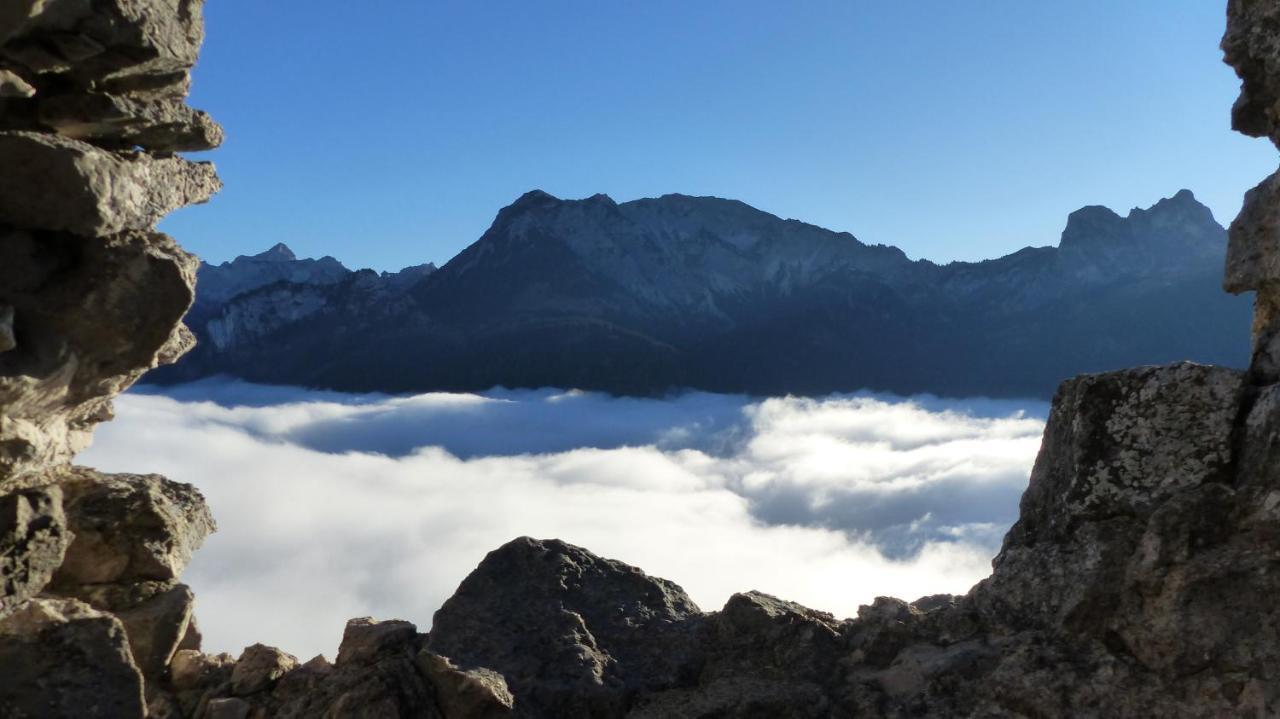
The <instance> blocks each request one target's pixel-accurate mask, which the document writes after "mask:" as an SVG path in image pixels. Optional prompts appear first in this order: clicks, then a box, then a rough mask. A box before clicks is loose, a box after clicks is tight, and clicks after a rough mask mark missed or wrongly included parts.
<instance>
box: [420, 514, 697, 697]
mask: <svg viewBox="0 0 1280 719" xmlns="http://www.w3.org/2000/svg"><path fill="white" fill-rule="evenodd" d="M701 620H702V614H701V612H700V611H699V609H698V607H697V605H695V604H694V603H693V601H692V600H691V599H689V597H688V595H686V594H685V593H684V591H683V590H682V589H680V588H679V587H678V586H676V585H675V584H672V583H671V582H668V581H666V580H664V579H657V578H653V577H649V576H647V575H645V573H644V572H642V571H640V570H639V569H636V568H635V567H630V566H627V565H625V564H623V563H621V562H616V561H613V560H608V559H602V558H600V557H597V556H595V555H594V554H591V553H590V552H588V551H586V550H584V549H581V548H579V547H574V546H572V545H569V544H566V543H564V542H561V541H558V540H547V541H539V540H534V539H529V538H527V537H522V538H520V539H516V540H514V541H512V542H509V543H508V544H506V545H504V546H502V547H501V548H499V549H497V550H494V551H493V552H490V553H489V554H488V556H486V557H485V558H484V561H482V562H481V563H480V566H479V567H477V568H476V570H475V571H473V572H472V573H471V574H470V575H469V576H468V577H467V578H466V579H465V580H463V582H462V585H461V586H460V587H458V591H457V592H456V593H455V594H454V595H453V596H452V597H451V598H450V599H449V600H448V601H446V602H445V603H444V605H443V606H442V607H441V608H440V610H439V611H437V612H436V614H435V619H434V623H433V627H432V630H431V634H430V635H429V640H428V648H429V649H430V651H431V652H432V653H434V654H439V655H443V656H446V657H448V658H449V659H450V660H452V661H453V662H454V663H455V664H456V665H457V666H459V667H462V668H464V669H471V668H485V669H490V670H493V671H496V672H498V673H499V674H501V675H502V676H503V677H504V678H505V679H506V682H507V684H508V686H509V687H510V689H511V692H512V694H514V696H515V699H516V702H515V707H516V711H517V712H518V713H525V712H529V713H533V714H535V715H536V714H539V713H540V714H541V715H553V716H554V715H565V714H589V713H600V714H610V713H614V712H620V711H622V710H623V709H624V708H625V707H626V706H627V705H628V703H629V702H630V700H631V698H632V696H633V695H634V694H635V693H636V692H638V691H640V690H652V689H660V688H667V687H671V686H675V685H678V684H680V683H682V682H691V681H692V679H693V676H694V674H695V673H696V671H697V662H698V652H697V639H696V637H697V634H698V632H699V629H700V627H701Z"/></svg>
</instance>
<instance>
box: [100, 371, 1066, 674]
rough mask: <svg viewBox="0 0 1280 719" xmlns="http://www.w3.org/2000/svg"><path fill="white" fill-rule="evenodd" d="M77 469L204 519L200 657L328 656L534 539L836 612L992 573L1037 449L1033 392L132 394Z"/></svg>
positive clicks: (701, 592) (421, 608) (197, 565)
mask: <svg viewBox="0 0 1280 719" xmlns="http://www.w3.org/2000/svg"><path fill="white" fill-rule="evenodd" d="M116 408H117V418H116V420H115V421H114V422H111V423H108V424H106V425H103V426H102V427H101V428H100V429H99V430H98V432H97V439H96V444H95V446H94V447H93V448H92V449H90V450H89V451H87V452H86V453H85V454H84V455H82V456H81V458H80V461H81V462H82V463H83V464H86V465H89V466H94V467H97V468H99V469H102V470H104V471H109V472H116V471H118V472H158V473H161V474H164V475H166V476H168V477H170V478H172V479H174V480H177V481H182V482H190V483H191V484H194V485H195V486H197V487H198V488H199V489H200V490H201V491H202V492H203V493H204V495H205V496H206V497H207V498H208V500H209V504H210V505H211V507H212V509H213V513H214V516H215V517H216V518H217V521H218V527H219V530H218V532H217V534H215V535H214V536H212V537H211V538H210V539H209V540H208V542H207V543H206V544H205V547H204V548H203V549H202V550H201V551H200V552H199V553H197V555H196V557H195V559H194V560H193V561H192V563H191V565H190V567H189V568H188V570H187V572H186V574H185V575H184V581H186V582H187V583H189V584H190V585H191V586H192V588H193V589H194V590H195V592H196V596H197V602H198V604H197V614H198V616H199V620H200V625H201V629H202V631H203V632H204V635H205V650H206V651H229V652H232V653H238V652H239V651H240V649H242V648H243V647H244V646H247V645H248V644H252V643H254V642H257V641H261V642H264V643H268V644H273V645H276V646H279V647H281V648H284V649H285V650H287V651H290V652H292V653H295V654H298V655H300V656H302V657H303V658H304V659H305V658H306V657H309V656H312V655H314V654H317V653H321V652H323V653H325V654H327V655H328V656H330V657H332V656H333V654H334V651H335V649H336V647H337V643H338V641H339V639H340V637H341V633H342V628H343V626H344V624H345V621H346V620H347V619H348V618H351V617H356V616H370V615H371V616H374V617H377V618H381V619H387V618H403V619H408V620H410V621H413V622H415V623H417V624H418V625H419V627H420V628H422V629H424V630H425V629H426V628H428V627H429V626H430V624H431V615H432V613H433V612H434V611H435V609H436V608H437V607H438V606H439V605H440V604H441V603H442V602H443V601H444V600H445V599H446V598H448V597H449V596H450V595H451V594H452V593H453V591H454V589H455V588H456V587H457V585H458V583H459V582H460V581H461V580H462V579H463V577H465V576H466V575H467V573H468V572H470V571H471V570H472V569H473V568H474V567H475V566H476V564H477V563H478V562H479V561H480V560H481V559H482V558H483V557H484V555H485V553H486V552H488V551H490V550H492V549H495V548H496V547H498V546H499V545H501V544H503V543H505V542H507V541H508V540H510V539H512V538H514V537H518V536H521V535H529V536H533V537H540V538H551V537H556V538H560V539H563V540H565V541H568V542H571V543H574V544H578V545H581V546H584V547H587V548H588V549H590V550H592V551H594V552H596V553H597V554H600V555H603V556H606V557H611V558H614V559H620V560H622V561H625V562H627V563H630V564H634V565H637V566H639V567H641V568H643V569H644V570H645V571H646V572H648V573H649V574H652V575H657V576H661V577H666V578H668V579H671V580H673V581H675V582H676V583H678V584H680V585H681V586H683V587H684V588H685V589H686V590H687V591H688V592H689V594H690V595H691V596H692V597H693V599H694V600H695V601H697V602H698V603H699V605H700V606H702V607H703V608H704V609H715V608H718V607H719V606H721V605H722V604H723V603H724V601H725V600H726V599H727V598H728V597H729V596H730V595H731V594H732V593H734V592H737V591H744V590H748V589H756V590H760V591H764V592H769V593H771V594H776V595H779V596H782V597H784V598H787V599H791V600H795V601H798V602H801V603H803V604H806V605H808V606H811V607H814V608H818V609H823V610H826V611H830V612H832V613H834V614H836V615H838V616H852V615H853V614H855V613H856V611H857V608H858V606H859V605H860V604H864V603H867V602H869V601H870V600H871V599H873V598H874V597H876V596H879V595H893V596H898V597H903V598H906V599H915V598H917V597H920V596H924V595H927V594H935V593H939V592H952V593H961V592H964V591H966V590H968V588H969V587H970V586H971V585H972V584H974V583H975V582H976V581H978V580H980V579H982V578H983V577H985V576H986V575H987V574H988V573H989V572H990V560H991V558H992V556H994V554H995V553H996V551H998V549H999V543H1000V539H1001V537H1002V536H1003V534H1004V531H1005V530H1006V529H1007V528H1008V526H1009V524H1011V523H1012V522H1013V520H1014V519H1016V517H1017V505H1018V499H1019V497H1020V496H1021V493H1022V490H1023V489H1024V488H1025V487H1026V482H1027V476H1028V472H1029V470H1030V468H1031V464H1032V462H1033V460H1034V458H1035V453H1036V451H1037V449H1038V448H1039V445H1040V434H1041V432H1042V430H1043V427H1044V418H1045V415H1046V414H1047V412H1048V407H1047V405H1045V404H1044V403H1041V402H1033V401H1018V402H1014V401H993V400H940V399H936V398H931V397H915V398H909V399H903V398H895V397H887V396H877V395H869V394H855V395H835V396H830V397H826V398H820V399H805V398H791V397H788V398H772V399H758V398H748V397H742V396H734V395H715V394H706V393H689V394H684V395H680V396H676V397H670V398H666V399H634V398H615V397H610V396H607V395H601V394H594V393H583V392H573V391H570V392H565V391H560V390H537V391H506V390H495V391H491V392H486V393H483V394H445V393H432V394H423V395H416V396H397V397H391V396H385V395H350V394H340V393H334V392H321V391H311V390H303V389H298V388H290V387H264V386H257V385H249V384H245V383H242V382H237V381H224V380H215V381H203V382H198V383H194V384H191V385H185V386H181V387H176V388H168V389H166V390H164V392H163V393H159V392H157V391H156V390H154V389H148V390H143V391H135V392H132V393H129V394H127V395H125V396H123V397H121V398H120V399H119V400H118V401H117V405H116Z"/></svg>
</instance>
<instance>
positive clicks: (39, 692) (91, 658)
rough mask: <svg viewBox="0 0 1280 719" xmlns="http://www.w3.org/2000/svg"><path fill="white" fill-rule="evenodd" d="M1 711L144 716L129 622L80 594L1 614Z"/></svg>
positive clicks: (22, 717) (25, 717)
mask: <svg viewBox="0 0 1280 719" xmlns="http://www.w3.org/2000/svg"><path fill="white" fill-rule="evenodd" d="M0 667H4V671H2V672H0V716H5V717H14V719H37V718H39V719H63V718H65V719H98V718H100V719H129V718H130V717H137V718H138V719H141V717H142V716H143V713H144V703H143V696H142V675H141V674H140V673H139V672H138V668H137V666H135V665H134V663H133V658H132V656H131V655H130V654H129V646H128V643H127V642H126V640H125V633H124V627H123V626H121V624H120V622H119V620H117V619H116V618H114V617H112V616H111V615H110V614H104V613H102V612H99V611H97V610H94V609H92V608H90V607H89V606H88V605H86V604H83V603H81V602H77V601H75V600H63V599H32V600H30V601H28V602H26V603H25V604H23V605H22V607H21V608H20V609H19V610H18V611H17V612H15V613H14V614H12V615H10V616H9V617H7V618H6V619H4V620H0Z"/></svg>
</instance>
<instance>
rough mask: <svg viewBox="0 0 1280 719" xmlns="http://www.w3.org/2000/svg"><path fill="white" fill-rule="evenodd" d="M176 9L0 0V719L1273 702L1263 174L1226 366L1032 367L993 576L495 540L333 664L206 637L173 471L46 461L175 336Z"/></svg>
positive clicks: (196, 25) (1190, 712)
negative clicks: (943, 580)
mask: <svg viewBox="0 0 1280 719" xmlns="http://www.w3.org/2000/svg"><path fill="white" fill-rule="evenodd" d="M1228 14H1229V26H1228V32H1227V35H1226V37H1225V38H1224V41H1223V47H1224V49H1225V51H1226V54H1227V60H1228V62H1229V63H1231V64H1232V65H1234V66H1235V67H1236V69H1237V71H1238V72H1239V74H1240V76H1241V77H1242V78H1243V79H1244V87H1243V90H1242V94H1241V98H1240V101H1239V102H1238V103H1237V104H1236V107H1235V111H1234V121H1235V126H1236V127H1237V129H1240V130H1241V131H1244V132H1246V133H1248V134H1252V135H1259V136H1269V137H1271V139H1272V140H1273V141H1274V142H1276V143H1277V144H1280V6H1277V5H1276V4H1275V3H1272V2H1260V1H1242V0H1233V1H1232V2H1231V3H1230V6H1229V12H1228ZM201 34H202V27H201V19H200V3H199V2H198V1H197V0H96V1H95V2H93V3H87V2H74V1H72V0H9V1H8V2H6V3H4V4H3V5H0V716H4V717H14V718H24V717H29V718H35V717H39V718H41V719H44V718H56V717H78V718H83V717H105V718H117V717H119V718H130V717H144V716H153V717H198V718H203V719H244V718H246V717H335V718H336V717H371V718H372V717H504V716H520V717H621V716H635V717H708V718H709V717H828V716H833V717H843V716H849V717H853V716H870V717H905V716H975V717H978V716H980V717H1082V716H1106V717H1152V716H1162V717H1166V716H1167V717H1225V716H1232V717H1236V716H1240V717H1264V716H1275V715H1277V714H1280V609H1278V608H1277V607H1278V605H1277V604H1276V602H1275V597H1276V596H1277V595H1278V594H1280V469H1277V467H1280V463H1278V462H1277V459H1280V457H1278V456H1277V455H1280V311H1278V310H1277V308H1280V289H1277V288H1280V177H1278V176H1273V177H1272V178H1271V179H1268V180H1267V181H1264V182H1263V183H1262V184H1261V185H1260V186H1259V187H1258V188H1257V189H1255V190H1253V191H1252V192H1251V193H1250V194H1249V195H1248V197H1247V201H1246V205H1245V209H1244V211H1243V212H1242V214H1241V216H1240V218H1239V219H1238V220H1237V222H1236V223H1235V224H1234V225H1233V226H1232V228H1231V244H1230V249H1229V253H1228V262H1227V272H1226V281H1225V284H1226V287H1227V289H1228V290H1230V291H1232V292H1241V291H1247V290H1252V291H1256V292H1257V311H1256V316H1255V325H1254V351H1253V362H1252V366H1251V368H1250V369H1249V371H1248V372H1236V371H1232V370H1227V369H1222V368H1215V367H1207V366H1200V365H1192V364H1179V365H1172V366H1167V367H1146V368H1139V369H1134V370H1128V371H1123V372H1117V373H1111V374H1105V375H1089V376H1083V377H1078V378H1076V379H1073V380H1070V381H1068V382H1066V383H1065V384H1064V385H1063V386H1062V387H1061V388H1060V389H1059V391H1058V393H1057V396H1056V398H1055V400H1054V405H1053V411H1052V414H1051V416H1050V419H1049V423H1048V426H1047V428H1046V431H1045V440H1044V444H1043V448H1042V450H1041V453H1040V456H1039V458H1038V459H1037V462H1036V466H1035V469H1034V471H1033V473H1032V477H1031V484H1030V487H1029V488H1028V490H1027V492H1026V495H1025V496H1024V498H1023V502H1022V514H1021V517H1020V519H1019V520H1018V522H1017V524H1016V525H1014V527H1013V528H1012V530H1011V531H1010V532H1009V534H1008V536H1007V537H1006V539H1005V543H1004V547H1003V549H1002V551H1001V553H1000V555H999V556H998V557H997V558H996V560H995V562H994V570H993V573H992V575H991V577H990V578H989V579H987V580H985V581H983V582H982V583H980V584H979V585H978V586H976V587H975V588H974V589H973V590H972V591H971V592H970V593H969V594H967V595H965V596H934V597H926V598H923V599H918V600H916V601H915V602H912V603H907V602H904V601H901V600H897V599H889V598H881V599H878V600H877V601H876V602H875V603H874V604H872V605H871V606H867V607H864V608H863V609H862V610H861V611H860V612H859V615H858V617H857V618H854V619H845V620H838V619H836V618H834V617H832V616H830V615H827V614H824V613H821V612H816V611H813V610H810V609H806V608H804V607H801V606H799V605H796V604H793V603H790V602H786V601H784V600H782V599H778V598H775V597H770V596H766V595H763V594H759V593H754V592H747V593H744V594H739V595H735V596H734V597H733V598H731V599H730V600H729V602H728V603H727V604H726V605H725V606H724V607H723V608H722V609H720V610H719V611H714V612H705V611H703V610H702V609H700V608H699V607H697V606H696V605H694V603H693V602H692V601H690V599H689V598H688V596H686V595H685V593H684V592H683V591H682V590H681V589H680V588H679V587H677V586H675V585H674V584H672V583H670V582H667V581H664V580H661V579H656V578H652V577H648V576H646V575H645V574H644V573H643V572H642V571H640V570H639V569H636V568H634V567H630V566H627V565H625V564H622V563H620V562H616V561H612V560H607V559H602V558H600V557H597V556H595V555H593V554H591V553H590V552H588V551H586V550H584V549H581V548H578V547H573V546H570V545H567V544H564V543H562V542H558V541H554V540H548V541H539V540H533V539H528V538H521V539H517V540H515V541H513V542H511V543H509V544H507V545H505V546H503V547H501V548H499V549H497V550H495V551H494V552H492V553H491V554H489V555H488V556H487V557H486V558H485V559H484V561H483V562H482V563H481V564H480V566H479V567H478V568H477V569H476V570H475V571H474V572H473V573H472V574H471V575H470V576H469V577H467V579H466V580H465V581H464V582H463V583H462V585H461V586H460V587H459V588H458V591H457V593H456V594H455V595H454V596H453V597H452V598H451V599H450V600H449V601H448V602H446V603H445V605H444V606H443V607H441V608H440V610H439V611H438V612H437V613H436V615H435V619H434V622H433V626H432V628H431V631H430V632H428V633H422V632H419V631H418V629H417V628H416V627H414V626H413V625H412V624H409V623H407V622H401V621H374V620H372V619H354V620H352V621H351V622H349V623H348V625H347V628H346V632H345V636H344V639H343V642H342V647H341V649H340V651H339V653H338V656H337V658H336V660H335V661H334V662H332V663H330V662H328V661H327V660H325V659H324V658H322V657H317V658H315V659H312V660H310V661H307V662H305V663H300V662H299V661H298V659H297V658H295V657H292V656H290V655H288V654H286V653H284V652H282V651H280V650H278V649H274V648H271V647H266V646H261V645H255V646H252V647H248V648H246V649H245V650H244V652H243V653H242V654H241V655H240V656H239V657H232V656H229V655H209V654H204V653H202V652H201V649H200V633H199V631H198V629H197V627H196V623H195V619H194V617H193V615H192V606H193V597H192V594H191V591H190V590H189V589H188V588H187V587H186V586H184V585H183V584H181V583H180V581H179V575H180V573H181V571H182V569H183V567H184V565H185V564H186V562H187V561H188V560H189V559H190V557H191V555H192V553H193V552H194V551H196V550H197V549H198V547H199V545H200V543H201V542H202V541H203V539H204V538H205V537H206V536H207V535H208V534H209V533H210V532H211V531H213V529H214V522H213V518H212V517H211V515H210V513H209V510H208V508H207V507H206V506H205V503H204V501H203V499H202V498H201V497H200V495H199V493H197V492H196V491H195V490H194V489H193V488H192V487H190V486H187V485H182V484H178V483H175V482H171V481H169V480H166V479H164V478H163V477H158V476H135V475H103V474H100V473H97V472H94V471H93V470H90V469H85V468H81V467H76V466H74V465H72V464H71V460H72V458H73V456H74V454H75V453H76V451H77V450H78V449H80V448H81V447H83V445H84V443H85V442H86V441H87V438H88V436H89V433H90V432H91V430H92V427H93V425H94V424H95V423H97V422H101V421H104V420H106V419H109V418H110V413H111V409H110V408H111V405H110V401H111V398H112V397H113V396H114V395H115V394H117V393H119V392H121V391H123V390H124V389H125V388H127V387H128V386H129V385H130V384H131V383H132V382H134V381H135V380H136V379H137V378H138V377H139V376H140V375H141V374H142V373H143V372H145V371H146V370H147V369H148V368H150V367H153V366H155V365H157V364H159V363H164V362H171V361H172V360H173V359H175V358H176V357H177V356H179V355H180V354H181V353H182V352H183V351H185V350H186V349H187V348H189V346H190V334H189V333H188V332H186V331H185V330H184V329H183V327H182V325H181V324H180V318H181V317H182V315H183V313H184V312H185V311H186V309H187V308H188V306H189V305H190V303H191V300H192V284H193V281H194V268H195V263H194V260H193V259H192V258H191V257H189V256H188V255H186V254H185V253H183V252H182V251H181V250H180V249H179V248H178V247H177V245H176V244H175V243H174V242H173V241H172V240H171V239H170V238H168V237H165V236H164V235H162V234H159V233H157V232H155V231H154V229H153V227H154V224H155V222H156V221H157V220H158V219H159V218H160V217H161V216H162V215H163V214H164V213H165V212H167V211H169V210H171V209H173V208H175V207H178V206H181V205H183V204H187V203H190V202H200V201H203V200H205V199H207V198H208V197H209V196H210V195H211V194H212V193H213V192H214V191H215V190H216V189H217V187H218V182H217V179H216V177H215V175H214V173H213V170H212V168H211V167H210V166H208V165H206V164H201V163H193V162H189V161H187V160H184V159H182V158H180V157H178V156H177V155H175V154H173V153H175V152H176V151H183V150H192V149H203V148H209V147H212V146H214V145H216V144H217V142H218V140H219V138H220V134H221V133H220V130H219V129H218V128H217V126H216V125H215V124H214V123H213V122H212V121H211V120H210V119H209V118H208V117H207V116H206V115H204V114H203V113H199V112H197V111H194V110H191V109H190V108H188V107H186V105H185V104H184V98H185V95H186V88H187V82H188V80H187V78H188V71H189V70H190V68H191V66H192V64H193V63H194V62H195V58H196V51H197V49H198V47H199V45H200V41H201Z"/></svg>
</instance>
